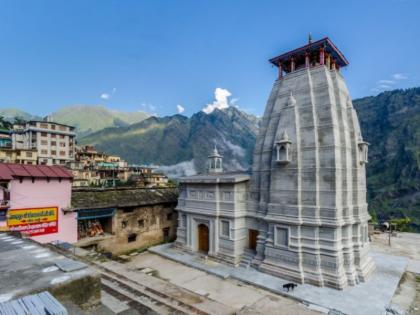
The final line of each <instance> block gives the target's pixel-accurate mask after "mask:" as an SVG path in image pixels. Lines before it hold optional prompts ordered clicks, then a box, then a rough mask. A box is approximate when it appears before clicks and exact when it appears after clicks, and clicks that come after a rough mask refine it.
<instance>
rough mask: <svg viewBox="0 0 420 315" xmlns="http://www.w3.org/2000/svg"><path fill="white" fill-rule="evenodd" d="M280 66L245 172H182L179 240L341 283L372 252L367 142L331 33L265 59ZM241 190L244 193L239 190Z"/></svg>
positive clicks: (355, 274)
mask: <svg viewBox="0 0 420 315" xmlns="http://www.w3.org/2000/svg"><path fill="white" fill-rule="evenodd" d="M270 62H271V63H272V64H273V65H275V66H276V67H278V71H279V72H278V73H279V74H278V79H277V80H276V81H275V83H274V86H273V88H272V91H271V94H270V97H269V99H268V102H267V105H266V108H265V113H264V117H263V120H262V123H261V128H260V131H259V135H258V137H257V142H256V147H255V151H254V156H253V166H252V175H251V179H250V180H248V175H247V174H228V173H223V172H222V161H221V159H222V158H221V156H220V155H219V154H218V153H217V152H214V153H213V154H212V155H211V156H209V162H210V163H209V164H210V167H209V174H206V175H198V176H192V177H186V178H183V179H182V180H181V192H180V197H179V203H178V211H179V218H180V224H179V228H178V238H177V242H176V244H177V246H178V247H181V248H184V249H186V250H190V251H201V252H204V253H205V254H207V255H209V256H213V257H215V258H219V259H222V260H225V261H226V260H227V261H229V262H230V263H233V264H235V265H236V264H238V263H240V264H242V265H246V266H252V267H254V268H257V269H258V270H260V271H263V272H267V273H270V274H273V275H277V276H279V277H282V278H287V279H292V280H294V281H296V282H300V283H311V284H315V285H318V286H329V287H333V288H337V289H342V288H344V287H346V286H348V285H355V284H357V283H358V282H360V281H365V280H366V278H367V276H368V275H369V274H370V273H371V272H372V271H373V270H374V264H373V261H372V259H371V258H370V257H369V255H368V251H369V242H368V233H367V229H368V227H367V222H368V220H369V218H370V217H369V214H368V211H367V203H366V182H365V177H366V176H365V164H366V163H367V145H368V144H367V143H366V142H364V141H363V138H362V135H361V131H360V127H359V122H358V119H357V115H356V112H355V110H354V108H353V105H352V101H351V98H350V95H349V93H348V90H347V87H346V84H345V82H344V78H343V76H342V75H341V73H340V68H342V67H345V66H347V65H348V61H347V60H346V58H345V57H344V56H343V54H342V53H341V52H340V51H339V50H338V48H337V47H336V46H335V45H334V44H333V43H332V42H331V40H330V39H329V38H324V39H321V40H319V41H316V42H312V41H311V40H310V41H309V43H308V44H307V45H305V46H303V47H300V48H297V49H294V50H292V51H289V52H287V53H284V54H282V55H280V56H278V57H275V58H273V59H271V60H270ZM245 196H246V197H245Z"/></svg>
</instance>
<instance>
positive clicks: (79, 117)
mask: <svg viewBox="0 0 420 315" xmlns="http://www.w3.org/2000/svg"><path fill="white" fill-rule="evenodd" d="M0 116H3V117H4V118H5V119H7V120H14V119H15V118H20V119H23V120H39V119H41V117H40V116H36V115H32V114H30V113H27V112H24V111H22V110H19V109H16V108H6V109H0ZM48 116H50V117H51V119H52V120H53V121H56V122H59V123H62V124H67V125H71V126H75V127H76V132H77V134H78V136H79V137H83V136H86V135H88V134H90V133H92V132H96V131H98V130H102V129H104V128H109V127H125V126H129V125H131V124H133V123H136V122H139V121H142V120H144V119H146V118H148V117H149V114H147V113H144V112H140V111H138V112H123V111H117V110H111V109H109V108H107V107H105V106H102V105H96V106H92V105H71V106H65V107H62V108H60V109H59V110H58V111H56V112H53V113H51V114H49V115H48Z"/></svg>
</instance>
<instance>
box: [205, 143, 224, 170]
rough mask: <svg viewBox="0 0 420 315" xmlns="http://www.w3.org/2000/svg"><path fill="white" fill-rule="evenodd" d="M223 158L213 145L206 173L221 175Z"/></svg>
mask: <svg viewBox="0 0 420 315" xmlns="http://www.w3.org/2000/svg"><path fill="white" fill-rule="evenodd" d="M222 159H223V157H222V156H221V155H220V154H219V152H218V151H217V147H216V145H214V149H213V153H212V154H211V155H209V157H208V172H209V173H210V174H214V173H223V164H222Z"/></svg>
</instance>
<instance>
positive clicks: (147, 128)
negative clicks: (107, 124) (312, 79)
mask: <svg viewBox="0 0 420 315" xmlns="http://www.w3.org/2000/svg"><path fill="white" fill-rule="evenodd" d="M258 124H259V119H258V118H257V117H256V116H253V115H249V114H246V113H244V112H242V111H240V110H238V109H237V108H235V107H232V106H231V107H228V108H227V109H224V110H219V109H215V110H214V111H213V112H212V113H210V114H206V113H204V112H202V111H200V112H198V113H196V114H194V115H192V116H191V117H190V118H188V117H185V116H182V115H174V116H168V117H150V118H148V119H146V120H143V121H142V122H139V123H136V124H133V125H130V126H128V127H119V128H106V129H104V130H101V131H98V132H95V133H92V134H90V135H88V136H86V137H83V138H81V139H80V140H79V143H81V144H92V145H94V146H95V147H96V148H97V149H99V150H103V151H106V152H110V153H113V154H120V155H121V156H122V157H124V159H126V160H127V161H128V162H129V163H135V164H149V165H150V164H158V165H166V168H165V166H164V168H165V171H166V172H169V173H173V174H174V175H184V174H190V173H193V172H201V171H203V170H204V169H205V167H206V157H207V155H208V154H209V153H210V152H211V151H212V150H213V148H214V146H215V145H217V147H218V149H219V151H220V152H221V153H222V154H223V155H224V162H225V168H226V169H230V170H245V169H248V168H249V167H250V164H251V159H252V152H253V148H254V145H255V138H256V134H257V132H258Z"/></svg>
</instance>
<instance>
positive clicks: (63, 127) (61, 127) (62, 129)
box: [58, 126, 67, 131]
mask: <svg viewBox="0 0 420 315" xmlns="http://www.w3.org/2000/svg"><path fill="white" fill-rule="evenodd" d="M58 128H60V130H61V131H66V130H67V128H66V126H59V127H58Z"/></svg>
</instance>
